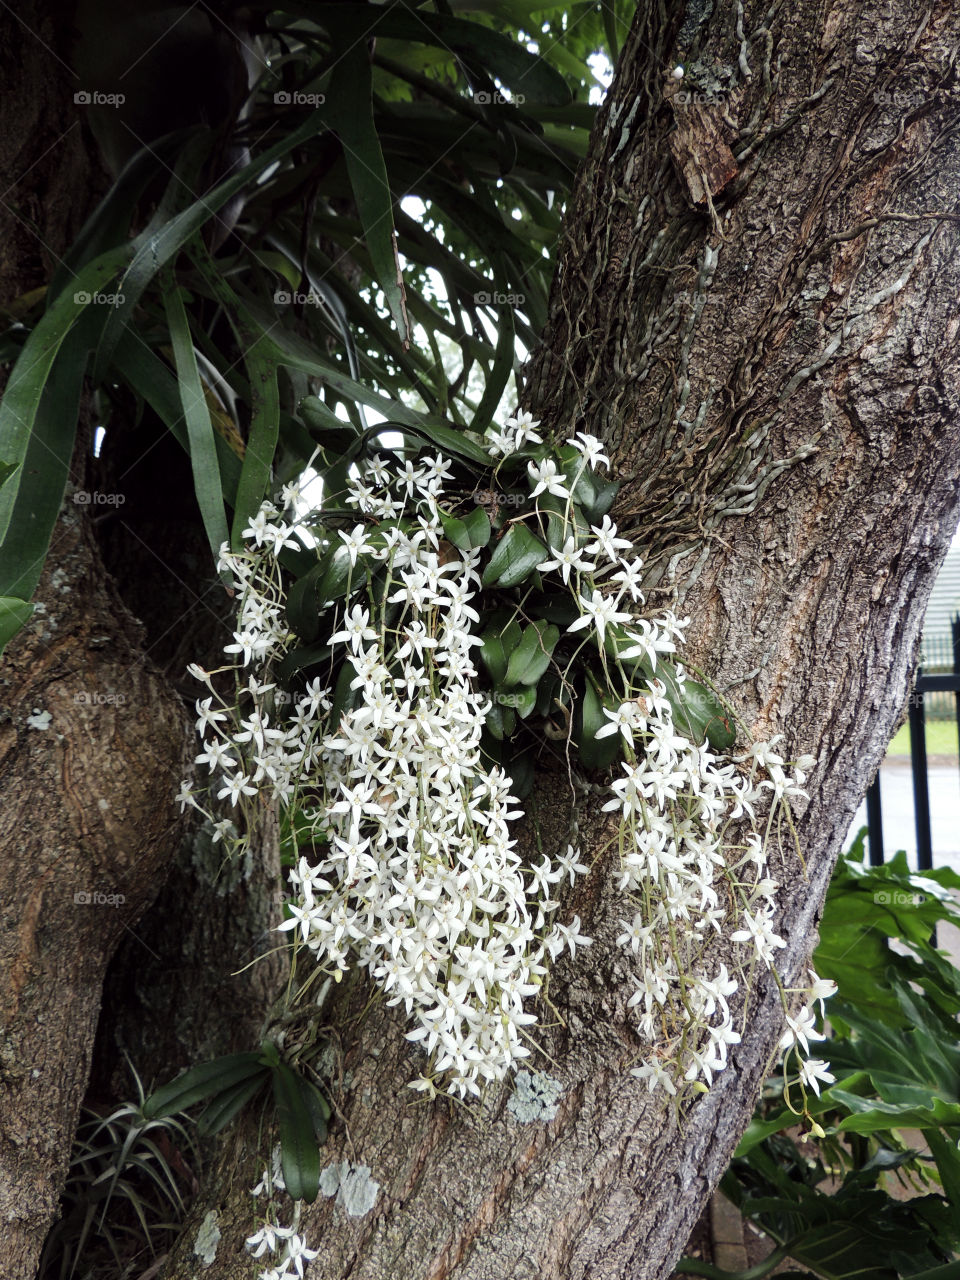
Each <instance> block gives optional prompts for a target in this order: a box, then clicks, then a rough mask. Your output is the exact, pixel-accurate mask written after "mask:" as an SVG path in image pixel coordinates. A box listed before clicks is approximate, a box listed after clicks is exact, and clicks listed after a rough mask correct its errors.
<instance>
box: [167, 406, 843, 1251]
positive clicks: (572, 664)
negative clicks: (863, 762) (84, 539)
mask: <svg viewBox="0 0 960 1280" xmlns="http://www.w3.org/2000/svg"><path fill="white" fill-rule="evenodd" d="M307 408H308V411H309V406H308V407H307ZM538 425H539V424H538V423H536V422H534V421H532V420H531V419H530V416H529V415H528V414H525V413H523V412H518V413H517V414H516V415H515V416H514V417H513V418H511V419H509V420H508V421H507V423H506V425H505V427H504V428H502V429H497V428H492V429H490V430H489V431H488V432H487V433H486V435H485V436H484V437H482V438H481V437H479V436H472V435H470V434H466V433H464V434H462V435H458V436H455V437H450V436H448V435H447V434H445V433H443V432H436V431H434V432H432V433H427V436H428V438H424V437H423V436H422V435H420V434H419V433H418V432H416V431H413V430H410V429H405V428H404V427H403V426H402V424H381V425H380V426H379V427H377V428H371V429H369V430H367V431H357V432H354V433H353V440H352V443H351V444H350V445H349V446H348V447H347V448H346V449H345V450H344V449H343V447H342V440H341V433H342V430H343V429H342V428H339V427H338V428H337V429H336V443H335V446H334V445H331V447H330V449H329V452H328V453H325V452H324V450H323V449H322V447H321V448H320V449H318V452H317V455H316V456H315V458H314V463H315V464H316V466H317V469H318V471H319V473H320V476H321V477H322V478H323V481H324V484H323V499H322V501H321V502H320V503H319V504H313V503H311V502H310V501H309V500H307V499H306V498H305V496H304V494H303V492H302V490H301V486H300V485H299V484H298V483H296V482H294V483H290V484H288V485H286V486H285V487H284V489H283V492H282V494H280V495H279V498H278V503H277V504H274V503H273V502H266V503H264V505H263V506H262V507H261V509H260V511H259V512H258V513H257V515H256V516H255V517H254V518H253V519H252V520H251V521H250V522H249V524H248V525H247V526H246V527H245V528H244V530H243V531H242V532H243V538H244V547H243V550H241V551H239V552H233V551H231V550H230V548H229V547H228V546H227V545H226V544H225V545H224V546H223V547H222V549H221V554H220V561H219V568H220V570H221V572H225V573H227V574H229V575H230V580H231V582H232V584H233V589H234V590H235V592H236V595H237V604H238V608H237V621H236V629H235V631H234V634H233V638H232V641H231V642H230V643H229V644H227V645H226V647H225V653H226V655H227V656H228V657H229V659H230V665H229V666H227V667H225V668H222V669H220V670H218V671H214V672H208V671H205V670H203V669H202V668H200V667H197V666H194V667H193V668H192V670H193V674H194V675H195V676H196V677H197V678H198V679H199V680H200V681H202V682H203V683H204V684H205V686H206V687H207V696H206V697H203V698H201V699H199V700H198V701H197V713H198V718H197V730H198V732H199V734H200V735H201V738H202V747H203V750H202V751H201V753H200V754H199V755H198V756H197V758H196V763H197V764H198V765H199V766H201V767H202V769H203V770H204V771H205V774H206V775H208V777H209V780H208V781H205V782H204V781H203V779H202V780H201V784H200V785H195V784H194V783H192V782H191V781H190V780H186V781H184V783H183V784H182V786H181V790H180V793H179V796H178V799H179V801H180V803H181V806H183V807H185V806H187V805H190V806H193V807H195V808H197V809H200V810H201V811H202V812H204V813H205V814H206V817H207V819H208V820H209V821H210V822H211V823H212V824H213V828H214V832H215V835H214V838H215V839H216V840H218V841H220V840H222V841H223V843H224V845H225V846H226V847H227V848H228V849H229V850H230V852H231V853H232V854H233V855H234V856H239V855H240V854H242V853H243V852H244V851H245V843H246V842H245V838H244V835H243V834H242V832H243V831H250V830H253V829H254V826H255V821H256V815H257V812H258V811H259V810H260V809H261V808H262V806H263V804H264V803H265V802H266V803H272V804H276V805H278V806H279V808H280V810H281V813H282V814H283V815H284V817H285V819H286V821H285V826H286V828H287V829H288V830H289V831H290V832H291V833H292V834H291V841H292V846H293V847H291V849H290V850H289V854H290V857H289V860H290V861H291V862H292V863H293V865H292V867H291V869H290V873H289V879H290V885H291V888H292V900H291V902H290V905H289V916H288V918H287V919H286V920H285V921H284V922H283V923H282V924H281V925H280V926H279V928H280V931H281V932H283V933H289V934H290V935H291V937H292V943H291V945H292V948H293V951H294V956H293V957H292V960H293V972H294V973H296V972H297V963H296V951H297V950H298V949H300V948H303V947H305V948H306V949H307V950H308V951H309V952H310V953H311V955H312V958H313V960H314V961H315V963H316V964H317V966H318V967H319V970H320V972H321V973H324V974H326V975H327V976H328V977H332V978H333V979H334V980H335V981H337V982H339V981H340V980H341V979H342V977H343V975H344V974H345V973H346V972H347V971H348V970H350V969H351V968H353V967H359V968H362V969H365V970H366V971H367V972H368V973H369V975H370V976H371V977H372V979H373V981H374V983H375V984H376V986H377V987H378V988H379V989H380V991H381V992H382V993H383V996H384V998H385V999H386V1001H387V1003H388V1004H389V1005H395V1006H402V1007H403V1011H404V1014H405V1016H406V1018H407V1021H408V1024H410V1030H409V1031H408V1032H407V1038H408V1039H409V1040H410V1041H412V1042H414V1044H416V1045H417V1046H418V1047H419V1050H420V1051H421V1053H422V1055H423V1056H421V1057H420V1058H419V1061H418V1062H417V1064H416V1067H413V1066H412V1067H411V1074H412V1075H414V1077H415V1078H414V1079H412V1081H411V1086H412V1088H414V1089H415V1090H418V1091H420V1092H422V1093H424V1094H426V1095H427V1096H428V1097H429V1098H434V1097H436V1096H437V1094H438V1092H440V1093H446V1094H449V1095H450V1096H452V1097H455V1098H457V1099H468V1098H477V1099H481V1098H482V1096H483V1094H484V1091H485V1089H486V1088H488V1087H489V1086H491V1085H494V1084H497V1083H499V1082H501V1081H503V1080H504V1079H505V1078H506V1077H507V1076H508V1074H509V1073H510V1072H511V1071H514V1070H516V1068H517V1066H518V1065H521V1064H523V1063H524V1062H525V1061H526V1060H528V1059H530V1058H531V1057H532V1056H533V1055H534V1054H535V1053H536V1051H537V1041H536V1032H535V1027H536V1024H537V1020H538V1015H537V1014H536V1013H535V1012H534V1011H533V1009H534V1007H535V997H537V996H538V995H539V994H542V993H543V992H545V990H546V988H547V985H548V979H549V974H550V970H551V967H552V966H553V965H554V964H555V963H556V962H557V961H558V959H559V958H560V957H561V956H562V955H564V954H565V953H568V952H569V954H570V956H571V958H575V957H576V954H577V951H578V949H579V948H582V947H584V946H589V945H590V941H591V940H590V938H588V937H586V936H584V934H583V933H582V932H581V928H582V926H581V922H580V919H579V917H577V916H574V917H573V919H572V920H569V921H565V920H564V919H563V914H564V913H563V910H562V893H563V886H564V884H569V885H573V883H574V881H575V879H576V877H578V876H586V875H589V874H591V871H592V870H594V869H593V868H591V867H590V866H588V865H586V864H585V863H584V862H583V861H582V858H581V853H580V850H579V849H578V848H577V847H576V844H575V840H576V829H575V828H576V820H575V819H574V824H573V829H572V830H571V832H570V837H571V839H570V843H568V844H567V845H566V847H565V848H563V849H558V850H550V851H547V850H542V851H541V857H540V860H539V861H538V862H525V861H524V860H523V859H522V858H521V856H520V855H519V854H518V853H517V852H516V850H515V847H514V846H515V840H514V839H512V838H511V823H512V822H514V821H516V820H517V819H518V818H520V817H521V816H522V810H521V809H520V808H519V803H520V797H519V796H518V795H517V794H516V793H518V792H519V793H521V794H525V793H527V792H528V791H529V790H530V788H531V786H532V783H533V778H534V776H535V773H536V769H537V767H538V763H540V761H539V760H538V756H539V755H543V753H547V755H548V756H551V757H556V756H557V755H560V756H563V757H565V758H566V761H567V766H568V768H569V777H570V786H571V788H572V789H573V790H574V791H575V792H576V791H577V789H578V788H580V789H581V790H584V789H587V790H590V793H591V794H592V795H596V794H597V792H598V791H600V790H602V788H601V787H598V786H597V785H596V784H595V783H594V784H593V786H592V788H591V779H595V778H596V777H597V776H598V775H599V774H601V773H604V774H609V771H610V770H611V769H612V770H613V774H614V776H613V779H612V781H609V783H608V785H607V787H606V794H607V796H608V797H609V798H606V799H605V800H604V801H603V804H602V808H603V810H604V811H605V812H609V813H610V815H611V817H610V822H609V826H610V843H611V844H612V845H614V846H615V848H616V858H615V864H616V868H617V869H616V871H615V873H614V874H616V876H617V881H618V888H619V890H620V891H621V892H622V894H623V901H624V913H625V918H624V919H623V921H622V927H623V933H622V934H621V936H620V937H619V938H618V942H619V944H620V946H621V947H622V948H623V949H624V951H625V952H626V953H627V954H628V955H629V957H630V961H631V968H632V981H633V983H634V986H635V990H634V992H633V994H632V995H631V997H630V1000H629V1006H630V1007H631V1008H632V1009H634V1010H635V1014H634V1029H635V1032H636V1034H637V1043H636V1049H635V1052H634V1054H633V1060H632V1062H628V1063H626V1064H625V1065H626V1066H627V1067H628V1068H629V1069H630V1070H631V1071H632V1072H633V1074H634V1075H636V1076H638V1077H640V1078H641V1079H643V1080H645V1081H646V1082H647V1087H648V1089H650V1090H651V1091H653V1090H655V1089H660V1090H661V1091H662V1093H663V1095H664V1096H665V1097H670V1098H672V1099H673V1100H674V1103H673V1105H674V1106H676V1107H677V1108H682V1106H683V1104H684V1103H688V1104H689V1102H690V1100H691V1099H692V1098H693V1097H695V1096H696V1094H697V1093H700V1092H703V1091H705V1090H706V1089H707V1088H709V1086H710V1085H711V1084H712V1082H713V1079H714V1076H715V1074H716V1073H717V1072H719V1071H722V1070H723V1068H724V1067H725V1066H726V1064H727V1061H728V1047H729V1046H730V1045H733V1044H736V1043H738V1042H739V1040H740V1030H739V1029H738V1026H737V1024H735V1021H734V1017H733V1014H732V1012H731V1008H730V1003H729V1001H730V998H731V997H733V995H734V993H736V992H738V991H739V989H740V987H741V985H742V984H744V983H745V982H748V981H749V973H750V972H751V970H752V969H753V968H754V967H755V966H756V965H758V964H759V965H760V966H762V967H763V968H765V969H768V970H770V971H771V972H773V973H774V974H775V973H776V970H775V958H776V951H777V949H778V948H779V947H782V946H783V945H784V944H783V940H782V939H781V938H779V937H778V936H777V935H776V933H775V932H774V929H773V924H772V911H771V902H772V899H773V896H774V894H775V892H776V888H777V885H776V883H775V882H774V880H773V879H771V878H770V877H769V876H768V875H767V873H766V869H767V860H768V850H769V847H770V846H771V845H772V844H776V845H777V846H778V847H779V846H780V844H781V841H783V840H784V839H785V840H787V841H788V842H789V841H790V840H791V839H792V823H791V819H790V811H789V799H790V797H791V796H792V795H798V794H800V795H802V794H803V793H802V791H801V790H800V786H801V784H802V782H803V780H804V770H806V769H807V768H809V766H810V764H811V763H812V762H811V761H810V760H808V759H806V758H804V759H801V760H798V761H797V762H796V763H795V765H794V766H793V772H791V771H790V766H788V765H786V764H785V762H784V761H783V760H782V759H781V757H780V756H778V755H777V753H776V752H775V751H774V749H773V746H774V745H775V744H761V743H753V744H751V745H750V746H749V748H748V749H747V751H746V752H745V753H740V754H733V753H732V752H733V748H734V746H735V742H736V731H735V730H734V729H733V728H732V722H733V721H734V720H735V717H734V713H733V711H732V709H731V708H729V707H725V706H724V705H723V704H722V703H721V701H720V700H719V699H718V698H717V696H716V695H715V693H714V692H713V691H711V689H710V688H709V687H708V686H707V685H705V684H703V683H700V682H698V681H696V680H694V679H692V678H691V677H690V676H689V675H688V674H687V671H686V669H685V667H684V665H683V662H682V659H681V658H680V656H679V654H678V646H679V645H680V644H681V643H682V639H683V632H684V626H685V622H684V621H683V620H680V619H678V618H677V617H675V616H674V615H673V614H672V613H671V612H669V611H664V612H663V613H661V614H657V615H653V616H645V615H644V613H643V606H644V596H643V593H642V591H641V585H640V584H641V581H642V578H641V569H642V564H641V562H640V560H639V558H638V557H637V556H636V554H635V549H634V548H633V547H632V545H631V543H630V541H629V540H628V539H626V538H623V537H621V536H620V535H619V533H618V530H617V527H616V525H615V524H614V523H613V521H612V520H611V519H610V517H609V514H608V510H609V507H610V505H611V503H612V501H613V498H614V496H615V493H616V488H617V486H616V484H615V483H612V482H610V481H607V480H605V479H603V478H602V477H601V475H600V471H601V469H602V468H605V467H606V466H607V465H608V464H607V459H606V458H605V456H604V454H603V451H602V447H601V445H600V442H599V441H598V440H597V439H596V438H594V437H592V436H590V435H587V434H585V433H583V432H580V433H578V434H577V435H576V436H574V437H571V438H569V439H567V440H566V441H564V442H562V443H560V444H556V443H554V442H552V441H546V442H544V440H543V439H542V438H541V436H540V434H539V433H538V432H537V430H536V428H537V426H538ZM398 439H399V441H400V443H399V444H397V443H396V441H397V440H398ZM491 499H492V500H491ZM285 560H286V561H287V562H288V563H289V564H293V563H297V565H298V567H299V569H300V573H299V576H298V577H297V579H296V581H295V583H294V584H293V585H292V586H288V584H287V574H286V572H285V570H284V562H285ZM308 564H309V565H310V566H311V567H307V565H308ZM475 659H477V661H475ZM225 675H226V676H227V678H228V681H229V684H230V685H231V686H232V696H231V697H229V698H225V697H222V696H220V694H219V693H218V690H219V689H222V688H223V677H224V676H225ZM548 723H549V724H552V725H553V732H552V733H549V734H547V733H546V732H544V730H545V728H546V725H547V724H548ZM558 725H562V726H566V728H565V730H564V731H562V732H557V726H558ZM205 797H208V798H207V799H206V807H204V798H205ZM214 798H215V799H216V801H219V802H220V805H222V806H228V808H229V811H230V812H231V813H235V814H239V815H243V821H241V822H240V823H239V824H235V822H234V821H233V818H231V817H226V818H219V819H218V817H217V814H216V809H217V806H216V804H215V803H214ZM574 812H576V809H575V810H574ZM238 825H239V827H240V834H238ZM597 870H599V868H598V869H597ZM718 941H720V942H722V943H723V944H724V945H725V946H726V948H727V951H728V952H729V954H730V956H731V960H730V963H731V964H732V968H733V971H732V972H731V971H730V969H728V964H727V962H726V960H724V959H721V958H720V954H719V952H720V949H719V947H718V946H717V943H718ZM724 954H726V952H725V953H724ZM811 978H812V984H811V986H810V987H809V988H808V989H807V990H806V991H805V992H803V993H802V994H803V995H805V997H806V1003H805V1004H804V1007H803V1008H802V1010H800V1011H798V1010H797V1009H796V1007H795V1002H796V997H797V995H798V994H801V993H798V992H797V991H795V990H792V991H786V990H782V994H783V998H784V1005H785V1007H786V1008H787V1011H788V1030H787V1033H786V1035H785V1037H784V1040H783V1042H782V1044H783V1046H785V1047H787V1046H791V1045H792V1046H796V1047H799V1046H803V1048H804V1049H805V1050H809V1040H810V1039H820V1038H822V1035H821V1034H820V1033H819V1032H818V1031H817V1030H816V1027H815V1024H814V1018H813V1007H814V1004H815V1003H816V1002H817V1001H822V999H823V997H824V996H826V995H828V994H830V991H831V990H832V984H831V983H828V982H822V981H820V980H819V979H817V977H816V975H815V974H812V975H811ZM777 980H778V981H779V979H777ZM313 986H314V975H308V977H307V978H306V980H304V981H303V982H302V987H301V988H300V992H299V993H298V992H297V990H296V987H295V984H294V982H293V981H292V980H291V983H290V984H289V989H290V990H291V993H292V996H291V998H292V999H293V1000H294V1002H295V1001H296V1000H297V999H298V998H300V999H302V1001H303V1002H305V1003H307V1005H308V1007H309V1001H310V1000H311V998H312V996H311V992H312V990H313ZM824 1071H826V1064H823V1063H820V1062H819V1061H816V1060H815V1061H814V1062H813V1063H811V1064H805V1065H803V1066H802V1067H801V1080H802V1081H803V1082H804V1084H807V1085H809V1084H810V1083H811V1081H812V1082H813V1083H814V1084H816V1074H817V1073H818V1072H819V1073H821V1078H822V1073H823V1072H824ZM805 1110H806V1109H805V1107H804V1112H805ZM317 1185H319V1180H318V1183H317ZM316 1190H317V1187H315V1186H314V1187H311V1191H312V1195H308V1196H307V1197H306V1198H308V1199H310V1198H313V1196H315V1195H316ZM258 1243H262V1241H260V1240H259V1238H258Z"/></svg>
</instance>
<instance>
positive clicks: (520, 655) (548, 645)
mask: <svg viewBox="0 0 960 1280" xmlns="http://www.w3.org/2000/svg"><path fill="white" fill-rule="evenodd" d="M559 639H560V632H559V631H558V630H557V628H556V627H555V626H553V624H552V623H549V622H544V621H543V620H539V621H537V622H534V623H533V624H532V625H531V626H529V627H526V628H525V629H524V632H523V638H522V639H521V641H520V643H519V644H518V645H517V647H516V648H515V649H514V651H513V652H512V653H511V654H510V661H509V662H508V663H507V670H506V676H505V678H504V681H503V683H504V684H506V685H508V686H509V685H515V684H524V685H535V684H536V683H537V681H538V680H539V679H540V677H541V676H542V675H543V673H544V672H545V671H546V669H547V667H548V666H549V665H550V656H551V654H552V653H553V651H554V649H555V648H556V645H557V641H558V640H559ZM523 718H524V717H523V716H522V715H521V719H523Z"/></svg>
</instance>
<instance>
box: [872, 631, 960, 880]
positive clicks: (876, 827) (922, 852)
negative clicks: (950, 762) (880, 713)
mask: <svg viewBox="0 0 960 1280" xmlns="http://www.w3.org/2000/svg"><path fill="white" fill-rule="evenodd" d="M950 631H951V640H950V641H943V642H942V649H941V651H939V652H938V651H937V649H935V647H934V645H933V644H931V643H929V642H926V641H925V642H924V645H923V653H922V658H923V662H924V663H925V664H926V663H927V662H931V664H933V663H934V662H935V665H936V668H937V669H935V670H932V671H931V670H929V669H928V667H927V666H926V665H923V666H921V667H920V669H919V670H918V671H917V679H916V682H915V684H914V686H913V692H912V693H911V694H910V701H909V706H908V724H909V726H910V758H911V764H912V771H913V817H914V823H915V825H916V832H917V869H918V870H919V871H928V870H930V869H931V868H932V867H933V839H932V834H931V828H930V785H929V779H928V775H927V735H926V722H927V710H928V707H929V709H930V712H931V715H930V718H931V719H933V718H937V719H946V718H949V719H953V720H954V721H955V722H956V725H957V733H958V756H960V614H958V615H957V616H956V617H955V618H954V619H953V621H952V622H951V623H950ZM938 659H942V661H939V660H938ZM934 708H936V712H934ZM867 827H868V840H869V847H870V862H871V863H872V864H873V865H874V866H877V867H879V866H880V865H881V864H882V863H883V860H884V850H883V814H882V812H881V804H880V774H879V773H878V774H877V776H876V778H874V780H873V783H872V784H871V786H870V790H869V791H868V792H867Z"/></svg>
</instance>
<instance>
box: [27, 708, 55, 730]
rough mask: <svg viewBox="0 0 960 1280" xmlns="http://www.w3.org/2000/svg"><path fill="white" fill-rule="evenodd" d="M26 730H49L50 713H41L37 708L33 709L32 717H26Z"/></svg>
mask: <svg viewBox="0 0 960 1280" xmlns="http://www.w3.org/2000/svg"><path fill="white" fill-rule="evenodd" d="M27 728H28V729H49V728H50V712H49V711H41V710H40V708H39V707H34V708H33V715H32V716H27Z"/></svg>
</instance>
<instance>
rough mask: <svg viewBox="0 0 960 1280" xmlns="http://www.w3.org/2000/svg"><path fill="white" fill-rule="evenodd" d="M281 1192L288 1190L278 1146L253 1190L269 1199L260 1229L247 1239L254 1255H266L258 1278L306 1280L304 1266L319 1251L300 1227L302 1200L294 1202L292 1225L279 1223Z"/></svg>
mask: <svg viewBox="0 0 960 1280" xmlns="http://www.w3.org/2000/svg"><path fill="white" fill-rule="evenodd" d="M281 1191H286V1183H285V1182H284V1178H283V1170H282V1169H281V1167H280V1148H279V1147H277V1148H276V1149H275V1150H274V1152H273V1160H272V1167H270V1168H267V1169H264V1171H263V1176H262V1177H261V1179H260V1181H259V1182H258V1183H257V1185H256V1186H255V1187H254V1188H253V1190H252V1192H251V1194H252V1195H253V1196H254V1197H257V1198H259V1197H261V1196H266V1200H267V1205H266V1210H265V1212H264V1216H263V1220H262V1222H261V1225H260V1227H259V1229H258V1230H257V1231H255V1232H254V1233H253V1235H252V1236H248V1237H247V1239H246V1242H245V1243H246V1246H247V1249H248V1250H249V1252H250V1253H251V1254H252V1255H253V1257H254V1258H264V1267H263V1270H262V1271H261V1272H260V1274H259V1276H258V1277H257V1280H303V1269H304V1267H305V1266H306V1265H307V1264H308V1263H310V1262H312V1261H313V1260H314V1258H316V1257H317V1250H316V1249H309V1248H307V1240H306V1236H304V1235H302V1234H301V1233H300V1230H299V1226H300V1212H301V1201H299V1200H297V1201H295V1202H294V1209H293V1222H292V1224H291V1225H290V1226H289V1227H285V1226H282V1225H281V1224H280V1215H279V1211H278V1205H277V1193H278V1192H281ZM272 1255H278V1256H276V1257H274V1256H272Z"/></svg>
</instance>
